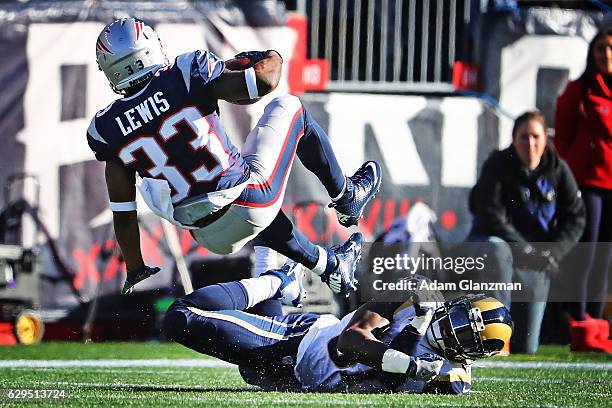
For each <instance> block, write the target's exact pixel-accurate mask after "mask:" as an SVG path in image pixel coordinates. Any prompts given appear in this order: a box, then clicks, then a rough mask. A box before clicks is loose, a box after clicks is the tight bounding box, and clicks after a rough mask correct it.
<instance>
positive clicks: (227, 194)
mask: <svg viewBox="0 0 612 408" xmlns="http://www.w3.org/2000/svg"><path fill="white" fill-rule="evenodd" d="M96 56H97V61H98V65H99V67H100V69H101V70H102V71H103V72H104V74H105V75H106V77H107V78H108V80H109V81H110V84H111V87H112V88H113V90H114V91H115V92H117V93H119V94H121V95H122V96H123V97H122V98H121V99H118V100H116V101H115V102H113V103H112V104H111V105H109V106H108V107H106V108H105V109H103V110H101V111H99V112H98V113H97V114H96V115H95V117H94V118H93V120H92V121H91V124H90V126H89V128H88V131H87V140H88V143H89V145H90V147H91V148H92V150H93V151H94V152H95V156H96V158H97V159H98V160H101V161H105V162H106V183H107V187H108V194H109V198H110V202H111V203H110V208H111V210H112V211H113V224H114V228H115V235H116V237H117V241H118V243H119V246H120V247H121V251H122V253H123V256H124V259H125V262H126V267H127V271H128V273H127V279H126V283H125V285H124V288H123V291H122V292H124V293H128V292H130V291H131V290H132V287H133V286H134V285H135V284H136V283H138V282H139V281H141V280H143V279H146V278H147V277H148V276H150V275H152V274H154V273H156V272H157V271H158V270H159V268H152V267H149V266H147V265H145V264H144V261H143V259H142V254H141V250H140V243H139V241H140V240H139V229H138V221H137V215H136V201H135V199H136V187H135V182H136V174H138V175H139V176H140V177H141V178H142V183H141V184H140V185H139V190H140V192H141V194H142V196H143V198H144V200H145V202H146V203H147V205H148V206H149V207H150V208H151V209H152V210H153V212H154V213H156V214H157V215H159V216H160V217H163V218H165V219H167V220H169V221H170V222H172V223H173V224H175V225H177V226H179V227H181V228H185V229H189V230H191V234H192V235H193V237H194V238H195V240H196V241H197V242H198V243H199V244H200V245H202V246H204V247H206V248H208V249H209V250H211V251H212V252H215V253H217V254H230V253H234V252H236V251H238V250H239V249H240V248H242V247H243V246H244V245H245V244H246V243H247V242H248V241H250V240H252V239H253V238H255V237H256V236H257V237H258V240H259V242H261V243H262V244H263V245H265V246H267V247H269V248H272V249H274V250H276V251H278V252H280V253H281V254H283V255H285V256H287V257H289V258H290V259H293V260H294V261H296V262H299V263H301V264H303V265H305V266H306V267H307V268H309V269H311V270H313V272H315V273H316V274H317V275H319V276H321V279H322V280H323V281H324V282H326V283H327V284H328V286H330V288H331V289H332V291H334V292H335V293H343V294H346V293H348V292H350V291H351V290H354V289H355V284H356V280H355V277H354V272H355V265H356V262H357V259H358V257H359V253H360V249H361V243H362V239H363V238H362V236H361V234H353V235H352V236H351V237H350V238H349V240H348V241H347V242H346V243H345V244H344V245H342V246H339V247H334V248H322V247H319V246H317V245H314V244H313V243H312V242H310V241H309V240H308V239H307V238H306V237H305V236H304V235H303V234H301V233H300V232H299V231H298V230H297V229H296V228H295V227H294V226H293V225H292V223H291V222H290V221H289V219H288V218H287V217H286V216H285V214H284V213H283V212H282V211H281V204H282V201H283V197H284V194H285V187H286V182H287V178H288V173H289V171H290V168H291V165H292V163H293V160H294V157H295V155H296V154H297V156H298V157H299V158H300V160H301V161H302V163H303V164H304V165H305V167H306V168H308V169H309V170H310V171H312V172H313V173H314V174H315V175H316V176H317V177H318V178H319V180H320V181H321V183H322V184H323V186H324V187H325V189H326V190H327V192H328V193H329V196H330V197H331V198H332V204H331V205H330V206H333V207H335V209H336V212H337V213H338V219H339V221H340V223H341V224H342V225H344V226H347V227H348V226H351V225H356V224H357V220H358V219H359V218H360V216H361V214H362V212H363V209H364V207H365V205H366V204H367V203H368V202H369V201H370V200H371V199H372V198H373V197H374V195H375V194H376V192H377V191H378V189H379V187H380V177H381V175H380V166H379V165H378V164H377V163H376V162H372V161H369V162H366V163H364V165H363V166H361V167H360V168H359V169H358V170H357V172H356V173H355V174H354V175H353V176H351V177H346V176H345V175H344V173H343V172H342V170H341V168H340V166H339V164H338V162H337V160H336V157H335V155H334V152H333V151H332V148H331V144H330V142H329V139H328V137H327V135H326V134H325V132H324V131H323V130H322V129H321V127H320V126H319V125H318V124H317V123H316V122H315V120H314V119H313V118H312V116H311V115H310V114H309V113H308V111H307V110H306V109H305V108H304V107H303V105H302V104H301V102H300V100H299V99H298V98H296V97H294V96H291V95H286V96H282V97H278V98H275V99H273V100H272V101H271V102H270V103H269V104H268V105H267V106H266V108H265V111H264V114H263V116H262V117H261V118H260V120H259V122H258V124H257V125H256V127H255V128H254V129H253V130H252V131H251V132H250V133H249V135H248V136H247V138H246V141H245V143H244V146H243V148H242V151H238V149H237V148H236V147H235V146H234V145H233V144H232V142H231V140H230V139H229V138H228V136H227V135H226V134H225V132H224V130H223V128H222V127H221V123H220V120H219V115H218V112H219V107H218V105H217V102H218V100H220V99H223V100H226V101H229V102H235V103H244V102H245V101H247V102H252V101H255V100H258V98H259V97H261V96H263V95H266V94H268V93H269V92H271V91H272V90H274V89H275V88H276V86H277V84H278V81H279V78H280V73H281V67H282V62H283V60H282V58H281V56H280V55H279V53H278V52H276V51H274V50H269V51H250V52H245V53H241V54H238V55H237V58H235V59H234V60H230V61H228V62H227V64H226V62H224V61H223V60H221V59H219V58H218V57H217V56H216V55H214V54H213V53H212V52H210V51H202V50H198V51H193V52H190V53H186V54H182V55H179V56H178V57H177V58H176V59H175V60H174V61H172V62H169V61H168V59H167V58H166V55H165V54H164V52H163V49H162V47H161V43H160V41H159V39H158V37H157V34H156V33H155V31H153V29H152V28H151V27H149V26H148V25H146V24H145V23H144V22H142V21H140V20H137V19H133V18H123V19H120V20H117V21H114V22H112V23H111V24H109V25H107V26H106V27H105V28H104V29H103V30H102V32H101V33H100V35H99V37H98V40H97V43H96ZM245 61H246V63H245ZM228 66H229V67H230V68H233V69H237V70H234V71H232V70H229V69H228Z"/></svg>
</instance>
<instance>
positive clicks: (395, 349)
mask: <svg viewBox="0 0 612 408" xmlns="http://www.w3.org/2000/svg"><path fill="white" fill-rule="evenodd" d="M302 277H303V272H302V268H301V266H300V265H297V264H295V263H293V262H288V263H287V264H285V265H284V266H283V267H282V268H280V269H276V270H270V271H268V272H266V273H264V274H262V275H261V276H260V277H257V278H250V279H243V280H241V281H237V282H229V283H223V284H216V285H211V286H207V287H204V288H201V289H198V290H196V291H195V292H193V293H191V294H189V295H185V296H183V297H181V298H179V299H177V300H176V301H175V302H174V304H173V305H172V306H171V307H170V308H169V309H168V312H167V313H166V317H165V319H164V328H165V332H166V334H167V335H168V337H169V338H170V339H172V340H174V341H176V342H178V343H181V344H183V345H184V346H186V347H189V348H190V349H192V350H195V351H197V352H199V353H203V354H208V355H211V356H214V357H217V358H219V359H221V360H224V361H228V362H230V363H234V364H237V365H238V366H239V368H240V373H241V375H242V377H243V378H244V380H245V381H246V382H248V383H250V384H253V385H257V386H260V387H262V388H266V389H289V390H291V389H293V390H295V389H302V390H312V391H359V392H368V391H372V392H380V391H410V392H419V393H445V394H467V393H469V392H470V389H471V369H470V366H471V362H472V360H474V359H478V358H484V357H489V356H492V355H494V354H497V353H498V352H499V351H500V350H502V348H503V347H504V346H505V345H506V344H508V342H509V340H510V336H511V334H512V320H511V318H510V314H509V312H508V310H507V309H506V308H505V307H504V306H503V305H502V304H501V303H500V302H499V301H497V300H496V299H493V298H490V297H488V298H487V297H485V296H484V295H475V296H465V297H461V298H457V299H454V300H451V301H448V302H446V303H443V301H444V299H443V297H442V295H441V294H440V292H437V291H421V292H417V291H412V292H411V291H402V292H399V293H397V292H394V293H382V294H381V295H380V296H379V297H378V298H377V299H374V300H372V301H370V302H368V303H366V304H364V305H363V306H361V307H360V308H359V309H357V310H356V311H355V312H353V313H350V314H348V315H346V316H344V318H343V319H342V320H338V319H337V318H335V317H334V316H332V315H317V314H313V313H298V314H289V315H286V316H275V317H265V316H259V315H255V314H251V313H246V312H244V310H245V309H247V308H249V307H252V306H253V305H255V304H256V303H257V302H260V301H263V300H265V299H268V298H276V299H281V300H282V301H283V303H285V304H290V305H293V306H295V305H298V304H299V303H300V302H301V298H302V296H303V286H302V284H301V282H302ZM411 279H415V280H417V281H419V280H421V279H424V278H423V277H420V276H419V275H415V276H414V277H412V278H411ZM249 287H258V290H256V291H253V290H248V288H249ZM414 287H419V285H418V282H417V284H416V285H414ZM252 293H256V294H257V295H256V296H253V295H251V294H252ZM390 299H393V300H390Z"/></svg>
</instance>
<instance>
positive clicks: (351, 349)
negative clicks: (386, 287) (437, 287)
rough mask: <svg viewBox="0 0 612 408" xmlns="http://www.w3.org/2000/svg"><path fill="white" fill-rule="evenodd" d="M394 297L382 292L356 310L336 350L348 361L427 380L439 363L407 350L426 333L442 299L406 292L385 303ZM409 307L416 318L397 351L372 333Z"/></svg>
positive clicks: (433, 373) (431, 377)
mask: <svg viewBox="0 0 612 408" xmlns="http://www.w3.org/2000/svg"><path fill="white" fill-rule="evenodd" d="M412 279H416V280H418V281H420V280H422V279H424V278H422V277H418V276H417V277H414V278H412ZM393 296H395V297H397V293H394V294H389V293H386V294H385V293H383V294H381V295H380V296H379V297H378V298H377V299H374V300H372V301H370V302H368V303H366V304H364V305H362V306H361V307H360V308H359V309H357V310H356V311H355V313H354V314H353V317H352V318H351V321H350V322H349V324H348V325H347V327H346V328H345V329H344V331H343V332H342V333H341V334H340V337H339V339H338V351H339V352H340V353H342V354H343V356H344V357H346V358H347V359H348V360H351V361H356V362H359V363H363V364H366V365H368V366H370V367H375V368H378V369H380V370H382V371H386V372H390V373H400V374H406V375H408V376H410V377H411V378H414V379H417V380H423V381H430V380H431V379H433V378H434V377H435V376H436V375H437V374H438V373H439V371H440V369H441V367H442V361H441V360H439V359H437V358H435V356H432V358H431V359H425V358H418V357H414V356H412V355H411V354H412V353H411V352H410V350H412V349H413V347H414V346H416V343H418V341H419V339H420V337H422V336H423V335H424V334H425V330H426V328H427V326H428V325H429V322H430V321H431V316H432V315H433V311H434V310H435V308H436V307H437V305H438V302H439V301H442V300H443V298H442V295H441V294H439V293H419V292H417V291H406V292H404V294H402V297H403V298H402V299H397V301H388V300H387V299H393ZM408 306H414V308H415V313H416V316H415V318H413V320H412V322H411V323H410V324H409V325H408V326H407V329H405V331H406V333H405V334H407V335H408V336H406V343H408V344H406V347H403V348H402V349H401V350H396V349H393V348H392V347H390V346H388V345H386V344H385V343H383V342H381V341H379V340H378V339H377V338H376V336H374V334H373V331H374V330H375V329H377V328H381V327H384V326H386V325H388V324H389V323H390V322H391V321H392V319H393V315H394V314H395V313H397V312H398V311H399V310H401V309H402V308H404V307H408ZM398 337H399V336H398ZM412 343H414V344H412ZM392 345H393V344H392Z"/></svg>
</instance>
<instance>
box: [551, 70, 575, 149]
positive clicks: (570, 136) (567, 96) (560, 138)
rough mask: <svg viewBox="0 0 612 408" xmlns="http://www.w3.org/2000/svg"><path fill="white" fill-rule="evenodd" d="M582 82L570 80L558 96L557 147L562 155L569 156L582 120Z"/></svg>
mask: <svg viewBox="0 0 612 408" xmlns="http://www.w3.org/2000/svg"><path fill="white" fill-rule="evenodd" d="M580 87H581V86H580V82H579V81H574V82H570V83H569V84H568V85H567V87H566V88H565V90H564V91H563V93H562V94H561V95H559V97H558V98H557V106H556V109H555V139H554V143H555V147H556V148H557V151H558V152H559V154H560V155H561V157H567V154H568V153H569V149H570V146H571V145H572V142H573V140H574V137H575V135H576V128H577V124H578V121H579V120H580V117H579V115H580V110H579V104H580Z"/></svg>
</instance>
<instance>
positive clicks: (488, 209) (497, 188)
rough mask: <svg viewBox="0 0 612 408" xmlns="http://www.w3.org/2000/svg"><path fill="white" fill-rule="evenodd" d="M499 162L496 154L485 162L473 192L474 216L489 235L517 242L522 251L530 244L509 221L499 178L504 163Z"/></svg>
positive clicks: (472, 205) (471, 199)
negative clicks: (479, 220)
mask: <svg viewBox="0 0 612 408" xmlns="http://www.w3.org/2000/svg"><path fill="white" fill-rule="evenodd" d="M497 161H499V156H497V155H496V154H494V155H493V156H491V157H489V159H487V161H485V163H484V165H483V166H482V171H481V173H480V177H479V178H478V181H477V182H476V186H474V189H473V191H472V195H471V197H470V206H471V207H472V211H473V212H474V214H475V215H477V216H478V218H480V219H481V221H482V222H484V225H485V228H486V230H487V234H488V235H494V236H497V237H499V238H501V239H503V240H504V241H506V242H515V243H517V244H518V245H517V246H518V249H521V250H522V249H523V248H524V247H525V246H526V245H528V242H527V240H526V239H525V237H523V235H522V234H521V233H520V232H519V231H518V230H517V229H516V228H514V225H512V223H511V222H510V220H509V219H508V213H507V211H506V207H505V206H504V204H503V202H502V180H501V179H500V177H499V175H500V174H501V173H502V171H501V169H500V168H499V167H500V165H503V163H501V164H500V163H496V162H497Z"/></svg>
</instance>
